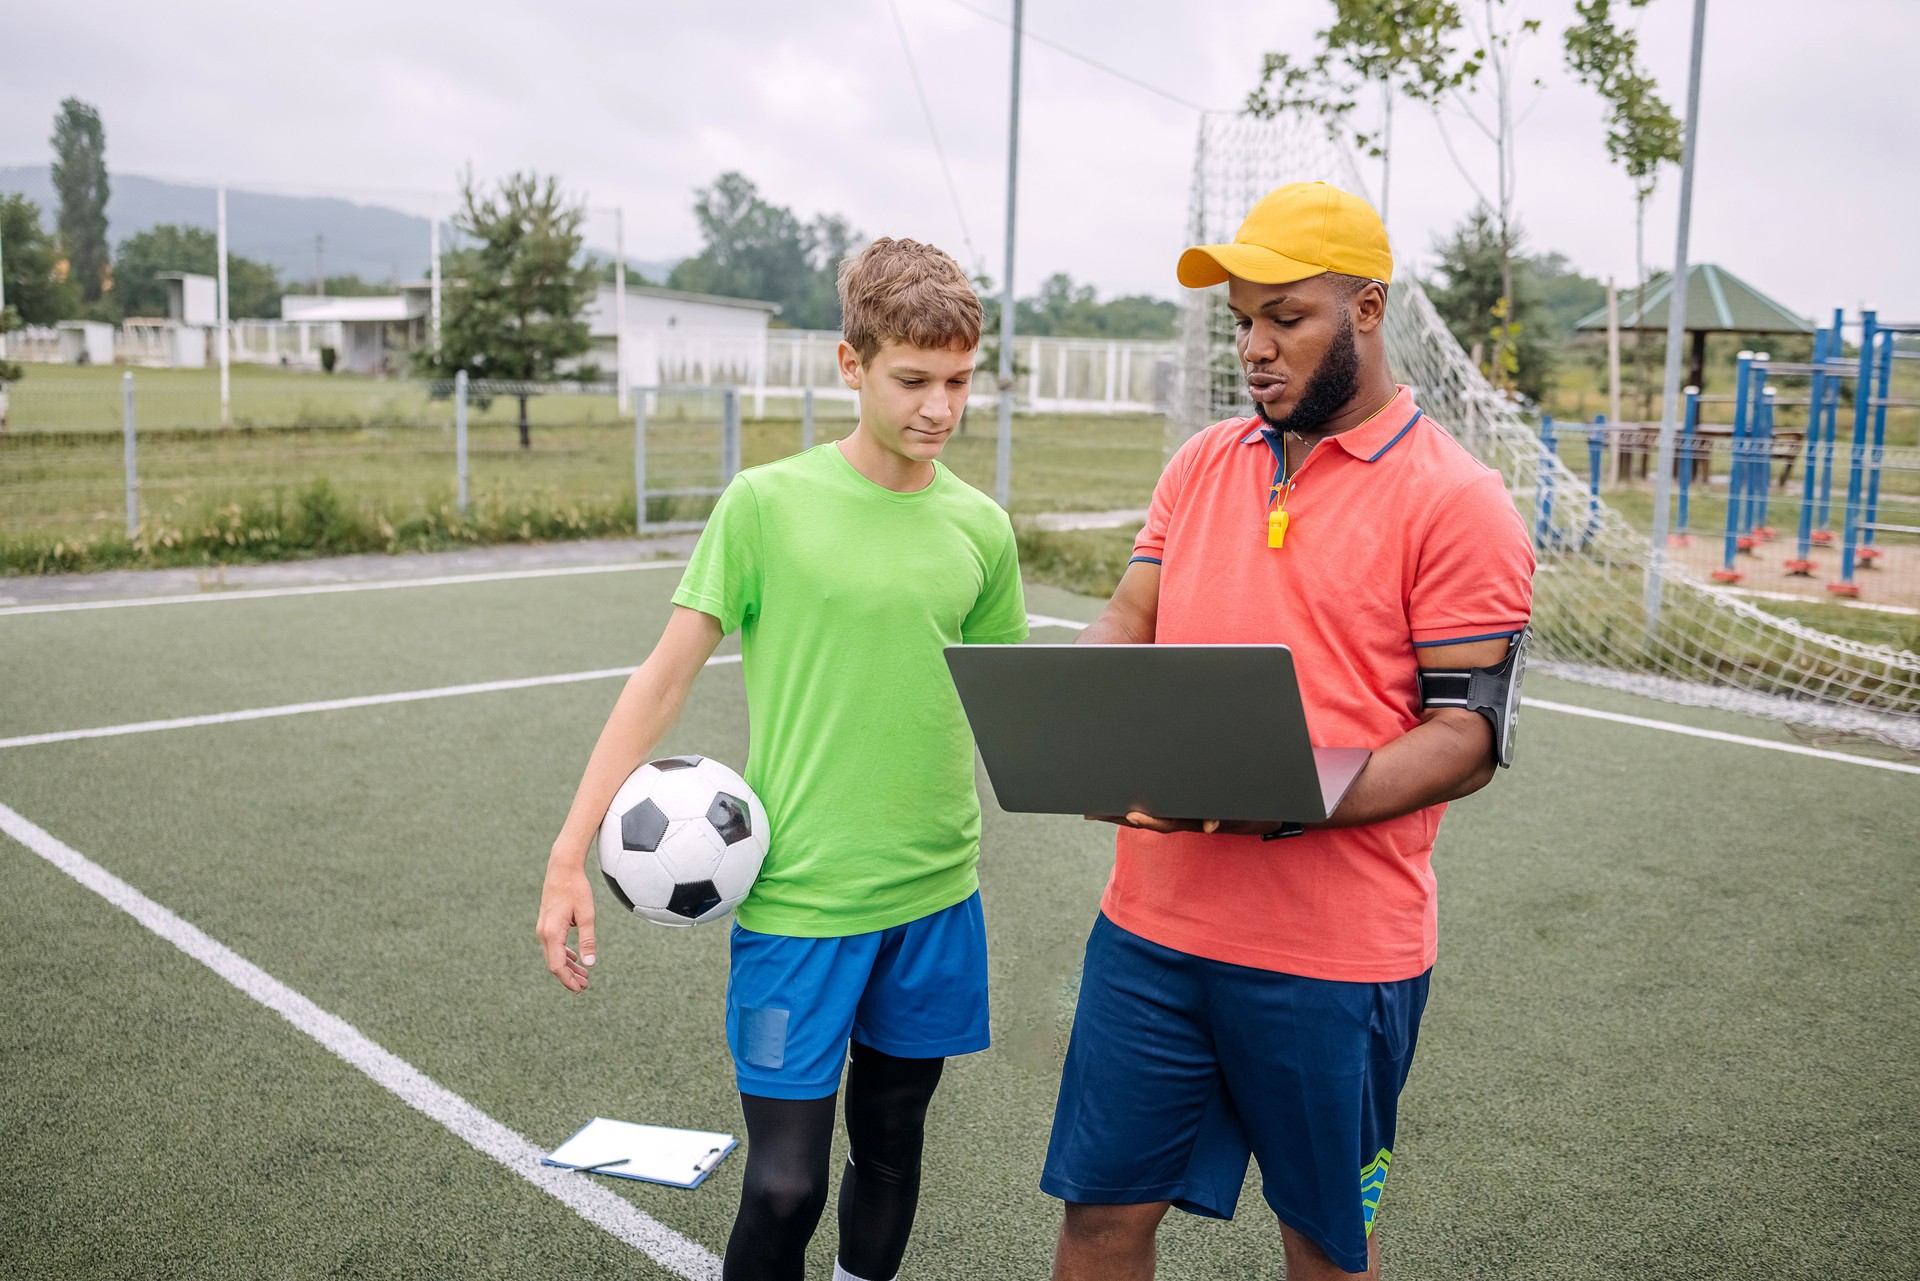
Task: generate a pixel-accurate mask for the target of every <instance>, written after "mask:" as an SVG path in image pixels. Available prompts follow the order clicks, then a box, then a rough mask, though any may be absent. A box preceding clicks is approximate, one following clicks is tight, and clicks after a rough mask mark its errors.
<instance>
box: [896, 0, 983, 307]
mask: <svg viewBox="0 0 1920 1281" xmlns="http://www.w3.org/2000/svg"><path fill="white" fill-rule="evenodd" d="M887 11H888V12H889V13H891V14H892V15H893V29H894V30H895V31H896V32H898V33H899V36H900V50H901V52H903V53H905V54H906V55H907V71H908V72H909V73H910V74H911V75H912V76H913V91H914V93H916V94H918V95H919V98H920V114H921V115H922V116H924V117H925V118H926V121H927V135H928V136H929V137H931V138H932V139H933V154H934V155H936V156H938V157H939V158H940V172H941V174H942V175H943V176H944V177H945V178H946V180H947V195H949V196H950V197H952V198H953V216H954V217H955V218H957V219H959V220H960V239H961V240H962V241H964V242H965V244H966V246H967V256H968V257H969V258H971V259H973V274H974V275H976V276H984V275H986V274H987V260H986V259H985V258H982V257H981V256H980V251H979V249H977V248H975V247H974V243H973V233H972V232H971V231H969V230H968V229H967V213H966V210H965V209H963V208H961V205H960V188H959V187H958V186H957V185H955V183H954V181H953V170H952V168H951V167H949V166H948V164H947V149H946V148H945V147H943V146H941V145H940V130H939V128H938V127H936V126H935V125H934V123H933V104H932V103H930V102H928V101H927V89H926V86H925V85H924V84H922V83H921V82H920V66H919V64H918V63H917V62H916V61H915V60H914V57H913V45H912V44H910V43H909V42H908V40H907V24H906V23H904V22H902V21H901V20H900V6H899V4H897V3H896V0H887Z"/></svg>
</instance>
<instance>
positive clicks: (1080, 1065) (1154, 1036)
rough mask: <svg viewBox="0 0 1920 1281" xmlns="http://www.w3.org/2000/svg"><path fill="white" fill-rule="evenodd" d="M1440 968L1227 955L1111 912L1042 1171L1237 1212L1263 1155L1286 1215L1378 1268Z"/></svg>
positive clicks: (1098, 937) (1328, 1246)
mask: <svg viewBox="0 0 1920 1281" xmlns="http://www.w3.org/2000/svg"><path fill="white" fill-rule="evenodd" d="M1430 973H1431V971H1429V974H1430ZM1427 979H1428V974H1422V975H1420V976H1419V977H1418V978H1411V979H1405V980H1402V981H1400V982H1397V983H1341V982H1334V981H1331V980H1328V979H1310V978H1301V977H1298V976H1296V975H1292V974H1279V973H1275V972H1273V971H1271V970H1258V969H1252V968H1249V967H1247V966H1244V965H1229V964H1227V963H1225V962H1224V961H1212V960H1207V959H1205V958H1204V957H1198V956H1191V955H1189V954H1187V953H1185V952H1178V951H1175V950H1173V949H1172V948H1168V947H1162V946H1161V945H1160V944H1158V943H1152V942H1149V941H1148V940H1146V939H1143V938H1141V937H1140V936H1139V935H1137V934H1131V933H1129V932H1128V931H1126V930H1123V929H1121V928H1120V927H1119V926H1117V925H1115V924H1114V923H1113V922H1112V921H1109V920H1108V919H1107V918H1106V917H1105V916H1104V915H1102V916H1100V917H1099V918H1098V919H1097V920H1096V921H1095V922H1094V926H1093V934H1092V936H1091V937H1090V938H1089V939H1088V940H1087V959H1086V968H1085V970H1084V972H1083V974H1082V976H1081V980H1080V1001H1079V1007H1078V1009H1077V1011H1076V1012H1075V1014H1074V1020H1073V1037H1072V1040H1071V1041H1070V1042H1069V1044H1068V1047H1067V1063H1066V1068H1065V1070H1064V1071H1063V1072H1062V1074H1061V1078H1060V1104H1059V1107H1058V1108H1057V1109H1056V1110H1055V1112H1054V1116H1053V1139H1052V1142H1051V1143H1050V1144H1049V1145H1048V1147H1047V1164H1046V1169H1045V1172H1044V1173H1043V1174H1042V1175H1041V1176H1040V1187H1041V1189H1042V1190H1043V1191H1045V1192H1046V1193H1048V1194H1049V1195H1051V1196H1056V1197H1059V1198H1060V1199H1061V1200H1063V1201H1071V1202H1078V1203H1082V1204H1096V1205H1140V1204H1143V1203H1145V1202H1149V1201H1171V1202H1173V1203H1174V1204H1175V1205H1177V1206H1179V1207H1180V1208H1181V1209H1182V1210H1186V1211H1188V1212H1190V1213H1193V1214H1203V1215H1210V1216H1212V1217H1214V1218H1221V1219H1230V1218H1232V1217H1233V1210H1234V1206H1235V1205H1237V1204H1238V1203H1239V1200H1240V1187H1241V1184H1242V1183H1244V1182H1245V1180H1246V1177H1247V1158H1248V1157H1249V1156H1254V1157H1258V1158H1259V1161H1260V1174H1261V1177H1262V1180H1263V1181H1264V1183H1265V1185H1266V1197H1267V1204H1268V1205H1270V1206H1272V1207H1273V1212H1274V1213H1275V1214H1276V1215H1277V1216H1279V1219H1280V1221H1281V1222H1282V1223H1284V1224H1286V1225H1287V1226H1288V1227H1290V1228H1293V1229H1294V1230H1295V1231H1297V1232H1300V1233H1302V1234H1303V1235H1305V1236H1307V1237H1309V1238H1311V1239H1312V1240H1313V1241H1315V1242H1317V1243H1319V1245H1320V1248H1321V1249H1323V1250H1325V1251H1326V1252H1327V1257H1328V1258H1330V1259H1332V1260H1333V1262H1334V1263H1335V1264H1336V1265H1337V1266H1339V1267H1341V1268H1344V1269H1345V1270H1347V1271H1349V1272H1364V1271H1365V1270H1366V1267H1367V1238H1368V1237H1369V1236H1371V1235H1372V1233H1373V1218H1374V1213H1375V1211H1376V1210H1377V1209H1378V1208H1379V1205H1380V1194H1381V1191H1382V1189H1383V1188H1384V1187H1385V1184H1386V1177H1387V1165H1388V1162H1389V1161H1391V1160H1392V1153H1393V1130H1394V1115H1395V1109H1396V1105H1397V1103H1398V1101H1399V1097H1400V1087H1401V1086H1402V1085H1404V1084H1405V1083H1406V1079H1407V1069H1408V1067H1409V1066H1410V1065H1411V1063H1412V1062H1413V1047H1414V1041H1415V1038H1416V1036H1417V1035H1418V1033H1419V1029H1420V1014H1421V1012H1422V1011H1423V1010H1424V1009H1425V1008H1426V1004H1427Z"/></svg>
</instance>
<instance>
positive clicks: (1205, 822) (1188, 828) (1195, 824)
mask: <svg viewBox="0 0 1920 1281" xmlns="http://www.w3.org/2000/svg"><path fill="white" fill-rule="evenodd" d="M1086 817H1087V819H1088V821H1089V822H1094V823H1118V824H1119V825H1120V826H1121V827H1137V828H1139V829H1140V830H1141V831H1143V832H1201V833H1204V834H1205V835H1207V836H1265V835H1266V834H1267V833H1268V832H1271V831H1272V830H1273V829H1274V828H1276V827H1278V826H1280V824H1279V823H1277V822H1273V823H1268V822H1260V821H1255V822H1247V821H1244V820H1232V821H1227V820H1222V819H1217V818H1206V819H1200V818H1155V817H1154V816H1153V815H1151V814H1142V813H1141V812H1140V811H1139V810H1129V811H1127V813H1126V814H1124V815H1120V814H1089V815H1087V816H1086Z"/></svg>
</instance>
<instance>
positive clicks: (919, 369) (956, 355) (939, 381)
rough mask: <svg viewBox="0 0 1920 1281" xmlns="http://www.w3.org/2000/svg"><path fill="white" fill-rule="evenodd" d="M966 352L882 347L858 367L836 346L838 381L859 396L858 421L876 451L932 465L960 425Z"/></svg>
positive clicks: (969, 378) (968, 378)
mask: <svg viewBox="0 0 1920 1281" xmlns="http://www.w3.org/2000/svg"><path fill="white" fill-rule="evenodd" d="M973 358H974V353H973V352H972V351H971V350H962V349H959V348H954V347H907V346H903V345H902V344H900V343H885V344H883V345H882V346H881V348H880V350H879V352H878V353H877V354H876V355H875V356H874V358H873V359H872V360H871V361H869V362H868V363H866V364H865V365H862V364H861V363H860V353H858V352H857V351H855V350H854V349H853V347H852V346H851V345H850V344H848V343H844V342H843V343H841V344H840V377H841V378H842V379H844V380H845V381H846V384H847V386H849V387H851V388H853V389H854V390H855V391H857V392H859V393H860V421H861V423H862V424H863V425H865V427H866V428H867V430H868V432H869V433H870V434H871V435H872V436H873V438H874V440H876V441H878V442H879V443H880V445H881V446H882V447H883V448H885V449H887V450H889V451H891V452H893V453H896V454H899V455H900V456H901V457H903V458H907V459H911V460H912V461H914V462H920V463H926V462H932V461H933V460H934V459H935V458H937V457H939V456H940V451H941V449H943V448H944V447H945V446H946V443H947V438H948V437H949V436H951V435H953V430H954V428H956V427H958V426H959V425H960V412H961V411H962V410H964V409H965V408H966V407H967V391H968V389H969V388H970V387H971V385H972V383H973Z"/></svg>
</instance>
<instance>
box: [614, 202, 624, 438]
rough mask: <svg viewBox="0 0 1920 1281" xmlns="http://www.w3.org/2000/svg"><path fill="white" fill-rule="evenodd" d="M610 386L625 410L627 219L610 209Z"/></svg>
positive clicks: (622, 411)
mask: <svg viewBox="0 0 1920 1281" xmlns="http://www.w3.org/2000/svg"><path fill="white" fill-rule="evenodd" d="M613 386H614V399H615V400H616V401H617V402H618V403H619V406H620V412H621V413H622V414H625V413H626V412H627V219H626V215H625V214H624V213H622V212H621V211H620V210H618V209H615V210H614V211H613Z"/></svg>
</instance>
